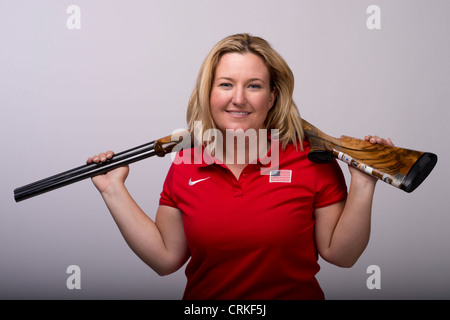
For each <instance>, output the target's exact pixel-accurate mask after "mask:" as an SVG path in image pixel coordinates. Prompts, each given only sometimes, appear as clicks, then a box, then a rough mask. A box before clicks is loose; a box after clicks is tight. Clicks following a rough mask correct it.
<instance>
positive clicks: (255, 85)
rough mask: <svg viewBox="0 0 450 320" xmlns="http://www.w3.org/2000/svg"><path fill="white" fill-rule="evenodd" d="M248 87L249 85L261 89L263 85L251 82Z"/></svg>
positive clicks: (251, 87)
mask: <svg viewBox="0 0 450 320" xmlns="http://www.w3.org/2000/svg"><path fill="white" fill-rule="evenodd" d="M248 87H249V88H250V89H261V88H262V86H261V85H259V84H256V83H253V84H250V85H249V86H248Z"/></svg>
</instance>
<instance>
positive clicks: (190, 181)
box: [189, 177, 210, 186]
mask: <svg viewBox="0 0 450 320" xmlns="http://www.w3.org/2000/svg"><path fill="white" fill-rule="evenodd" d="M209 178H210V177H208V178H204V179H199V180H195V181H192V179H189V185H190V186H193V185H194V184H196V183H199V182H202V181H205V180H207V179H209Z"/></svg>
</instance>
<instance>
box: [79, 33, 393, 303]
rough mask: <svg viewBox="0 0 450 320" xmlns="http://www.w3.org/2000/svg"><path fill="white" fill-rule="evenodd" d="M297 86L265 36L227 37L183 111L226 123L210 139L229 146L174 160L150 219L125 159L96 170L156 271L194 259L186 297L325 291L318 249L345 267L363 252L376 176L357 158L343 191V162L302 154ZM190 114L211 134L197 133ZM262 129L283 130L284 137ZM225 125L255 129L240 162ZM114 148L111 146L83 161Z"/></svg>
mask: <svg viewBox="0 0 450 320" xmlns="http://www.w3.org/2000/svg"><path fill="white" fill-rule="evenodd" d="M293 89H294V77H293V74H292V72H291V70H290V68H289V66H288V65H287V63H286V62H285V61H284V60H283V58H282V57H281V56H280V55H279V54H278V53H277V52H276V51H275V50H273V49H272V48H271V46H270V45H269V44H268V43H267V42H266V41H265V40H263V39H261V38H258V37H253V36H250V35H248V34H238V35H233V36H230V37H227V38H225V39H223V40H222V41H220V42H219V43H218V44H217V45H216V46H215V47H214V48H213V49H212V51H211V52H210V53H209V55H208V56H207V57H206V59H205V61H204V63H203V65H202V67H201V69H200V73H199V76H198V81H197V84H196V87H195V89H194V91H193V93H192V95H191V99H190V102H189V106H188V111H187V121H188V124H189V128H190V130H191V132H192V134H193V137H194V138H196V139H197V141H198V139H199V138H203V140H206V141H211V140H212V139H211V140H210V139H209V138H208V135H207V133H208V132H216V133H217V132H219V133H221V134H222V135H221V138H223V141H220V139H219V140H217V136H216V139H215V140H216V142H222V145H220V143H219V144H216V145H215V147H214V149H213V150H214V151H215V152H211V153H209V154H208V153H206V155H207V156H206V158H203V159H202V161H200V162H195V163H192V162H189V161H184V162H183V161H174V163H173V164H172V166H171V168H170V170H169V173H168V175H167V177H166V181H165V183H164V186H163V191H162V193H161V199H160V205H159V207H158V210H157V213H156V217H155V221H152V220H151V219H150V218H149V217H148V216H147V215H146V214H145V213H144V212H143V211H142V210H141V209H140V208H139V206H138V205H137V204H136V203H135V201H134V200H133V198H132V197H131V195H130V194H129V193H128V191H127V189H126V188H125V186H124V182H125V179H126V177H127V175H128V173H129V169H128V167H121V168H118V169H115V170H113V171H111V172H109V173H107V174H105V175H101V176H96V177H94V178H93V179H92V180H93V182H94V184H95V186H96V187H97V189H98V190H99V192H100V194H101V195H102V197H103V199H104V201H105V203H106V205H107V207H108V209H109V211H110V212H111V214H112V216H113V218H114V220H115V221H116V223H117V225H118V227H119V229H120V231H121V233H122V235H123V237H124V238H125V240H126V242H127V243H128V244H129V246H130V247H131V249H132V250H133V251H134V252H135V253H136V254H137V255H138V256H139V257H140V258H141V259H142V260H143V261H144V262H145V263H147V264H148V265H149V266H150V267H151V268H152V269H154V270H155V271H156V272H157V273H158V274H160V275H166V274H170V273H172V272H174V271H176V270H178V269H179V268H181V267H182V266H183V265H184V264H185V263H186V261H188V259H190V260H189V263H188V265H187V267H186V276H187V285H186V289H185V292H184V297H183V298H184V299H323V298H324V294H323V292H322V290H321V288H320V286H319V284H318V283H317V281H316V279H315V275H316V273H317V272H318V271H319V265H318V263H317V254H319V255H320V256H321V257H322V258H323V259H324V260H326V261H328V262H330V263H332V264H335V265H338V266H342V267H350V266H352V265H353V264H354V263H355V262H356V261H357V259H358V258H359V256H360V255H361V254H362V252H363V251H364V249H365V247H366V245H367V243H368V239H369V233H370V216H371V206H372V199H373V194H374V189H375V184H376V180H375V179H374V178H372V177H370V176H368V175H366V174H364V173H361V172H359V171H357V170H354V169H353V168H350V169H349V170H350V173H351V183H350V187H349V190H348V192H347V187H346V185H345V181H344V178H343V174H342V172H341V170H340V168H339V166H338V164H337V163H336V162H332V163H330V164H320V165H319V164H314V163H311V162H310V161H308V160H307V158H306V155H307V153H308V151H309V145H308V143H307V141H304V136H303V131H302V126H301V119H300V115H299V113H298V109H297V107H296V105H295V103H294V102H293V100H292V94H293ZM199 121H201V122H199ZM194 123H197V124H198V123H200V124H201V126H202V128H201V129H202V132H203V133H205V135H203V136H200V137H199V136H196V135H195V134H194ZM260 129H276V130H277V131H278V136H275V137H274V136H265V135H264V134H261V132H264V131H261V130H260ZM212 130H215V131H212ZM230 131H232V132H248V131H253V132H256V133H257V140H258V141H257V143H256V144H255V142H254V141H253V142H246V143H245V151H246V153H245V156H244V158H243V159H244V160H243V161H236V160H237V156H238V152H236V151H237V146H236V145H235V144H233V143H230V142H231V141H230V140H231V138H230V137H232V136H230V135H227V133H229V132H230ZM205 137H206V139H205ZM227 139H228V140H227ZM232 139H233V140H234V137H233V138H232ZM366 139H367V140H370V141H371V142H373V143H385V144H390V145H392V142H391V141H389V140H388V141H386V140H384V139H380V138H378V137H372V136H367V137H366ZM255 145H256V146H257V147H256V148H257V149H258V148H259V149H264V150H271V151H269V153H270V152H273V151H274V150H275V151H277V152H278V159H277V161H276V162H277V163H276V166H277V168H276V169H277V170H272V171H271V172H270V174H262V172H263V169H264V167H267V166H270V165H268V164H266V163H265V162H264V161H263V159H262V158H263V157H256V159H255V157H254V156H252V153H250V152H248V151H250V149H252V148H255ZM230 146H231V147H230ZM204 147H205V146H203V147H200V148H201V150H204ZM259 149H258V150H259ZM192 151H194V153H195V150H194V149H192V150H183V151H182V152H180V153H179V155H178V157H179V158H183V157H184V158H186V157H187V158H189V157H191V156H192V154H193V153H192ZM218 151H221V152H223V153H222V155H223V156H217V155H218V154H220V153H221V152H218ZM257 154H258V155H259V153H257ZM203 155H205V153H204V152H203ZM112 156H113V152H111V151H109V152H106V153H101V154H99V155H98V156H94V157H92V158H89V159H88V161H87V162H88V163H91V162H95V163H97V162H100V161H106V160H107V159H109V158H111V157H112ZM241 159H242V158H241Z"/></svg>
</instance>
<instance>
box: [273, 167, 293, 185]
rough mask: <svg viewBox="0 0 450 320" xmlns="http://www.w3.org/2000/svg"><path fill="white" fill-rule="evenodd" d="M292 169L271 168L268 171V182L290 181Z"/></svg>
mask: <svg viewBox="0 0 450 320" xmlns="http://www.w3.org/2000/svg"><path fill="white" fill-rule="evenodd" d="M291 177H292V170H272V171H270V177H269V182H286V183H290V182H291Z"/></svg>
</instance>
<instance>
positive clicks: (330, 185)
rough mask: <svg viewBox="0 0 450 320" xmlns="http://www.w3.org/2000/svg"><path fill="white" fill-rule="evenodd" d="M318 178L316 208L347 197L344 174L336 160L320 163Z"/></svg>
mask: <svg viewBox="0 0 450 320" xmlns="http://www.w3.org/2000/svg"><path fill="white" fill-rule="evenodd" d="M318 166H319V167H318V168H319V170H318V171H317V175H318V176H317V179H316V188H317V192H316V196H315V199H314V208H315V209H317V208H323V207H326V206H329V205H332V204H334V203H338V202H341V201H343V200H345V199H346V198H347V185H346V183H345V178H344V174H343V173H342V170H341V167H340V166H339V164H338V163H337V161H336V160H333V161H331V162H330V163H326V164H318Z"/></svg>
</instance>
